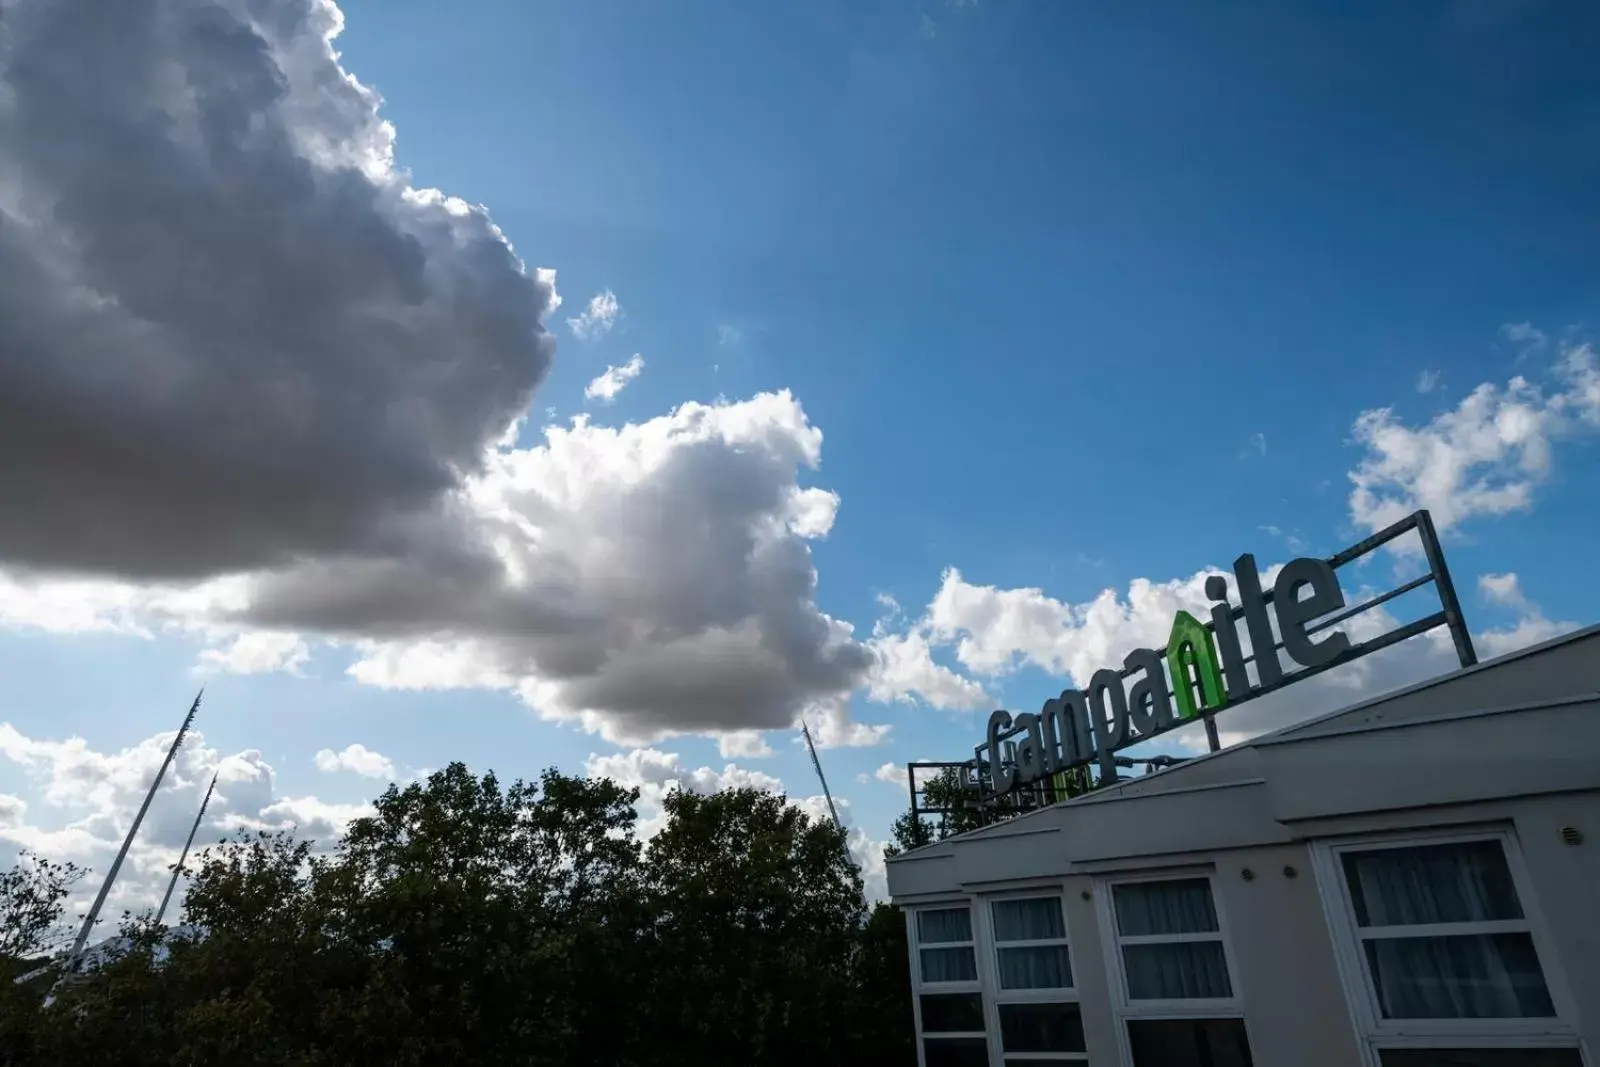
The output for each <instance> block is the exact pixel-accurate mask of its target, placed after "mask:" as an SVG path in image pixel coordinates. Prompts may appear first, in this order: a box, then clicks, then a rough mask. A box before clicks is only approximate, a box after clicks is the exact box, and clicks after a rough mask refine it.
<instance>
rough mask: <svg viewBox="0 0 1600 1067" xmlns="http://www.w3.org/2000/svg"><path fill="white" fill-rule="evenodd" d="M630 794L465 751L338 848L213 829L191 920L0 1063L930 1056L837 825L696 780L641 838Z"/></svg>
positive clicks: (878, 1059)
mask: <svg viewBox="0 0 1600 1067" xmlns="http://www.w3.org/2000/svg"><path fill="white" fill-rule="evenodd" d="M636 801H637V793H636V792H634V791H629V790H624V789H622V788H620V787H618V786H617V785H615V784H614V783H612V782H610V781H605V780H587V779H580V778H568V777H565V776H563V775H560V774H557V773H555V772H553V771H551V772H547V773H546V774H544V775H543V776H542V777H541V779H540V780H539V781H538V782H537V783H526V782H522V781H517V782H513V783H511V784H510V785H502V784H501V783H500V782H499V781H498V780H497V779H496V778H495V776H494V775H492V774H488V775H483V776H476V775H474V774H472V773H471V772H469V771H468V770H467V769H466V768H465V767H463V766H461V765H460V764H452V765H451V766H450V767H448V768H446V769H445V770H443V771H439V772H438V773H436V774H434V775H432V776H431V777H430V778H429V779H428V781H426V782H418V783H412V784H410V785H408V786H406V787H405V788H404V789H401V788H399V787H396V786H391V787H390V788H389V789H388V790H387V791H386V792H385V793H384V794H383V795H382V796H381V797H379V798H378V799H377V801H376V802H375V811H374V813H373V814H372V815H371V816H369V817H367V818H364V819H360V820H357V821H356V822H354V823H352V824H351V826H350V827H349V829H348V830H347V831H346V833H345V835H344V837H343V839H342V840H341V841H340V842H339V843H338V846H337V847H336V848H335V849H333V850H332V851H330V852H326V853H317V852H314V851H313V849H312V847H311V845H310V843H308V842H303V841H296V840H294V839H293V838H292V837H290V836H287V835H260V834H258V835H254V836H246V837H241V838H239V839H237V840H234V841H230V842H226V843H223V844H221V845H219V846H216V847H214V848H212V849H209V850H207V851H206V852H204V853H203V854H202V855H201V856H200V857H199V866H198V871H197V873H196V874H195V876H194V879H193V881H192V883H191V885H190V888H189V890H188V894H187V898H186V901H185V911H186V915H185V922H186V924H187V925H186V927H185V928H184V929H186V930H189V929H193V930H196V931H199V932H197V933H193V934H188V935H185V936H180V937H173V936H172V932H171V931H162V930H157V929H155V928H153V927H152V926H151V925H150V924H149V923H148V922H141V921H132V922H129V923H126V924H125V925H124V928H123V931H122V935H123V940H122V941H120V942H119V943H118V944H119V945H120V951H118V952H117V953H115V954H113V955H110V956H108V957H106V958H105V959H103V960H102V961H101V962H99V963H98V964H97V965H96V966H95V967H94V968H93V969H92V970H91V971H90V972H89V973H88V974H86V975H85V976H84V977H83V978H81V979H79V980H77V981H75V982H72V983H69V984H65V985H63V986H61V987H60V988H58V990H57V996H56V999H55V1001H54V1002H53V1003H51V1004H50V1005H48V1006H47V1007H46V1006H42V1005H40V1004H39V1002H38V997H37V996H34V998H33V1000H32V1001H30V1002H28V1003H26V1004H22V1003H21V1002H20V1001H19V1003H18V1006H17V1008H16V1011H15V1012H13V1013H12V1014H13V1015H14V1017H15V1018H18V1019H22V1018H24V1016H25V1018H26V1025H25V1026H24V1025H22V1024H21V1023H18V1024H17V1027H18V1033H17V1040H15V1041H12V1042H8V1045H7V1047H8V1048H9V1049H11V1050H12V1051H11V1053H10V1056H11V1059H9V1060H6V1059H4V1056H5V1054H4V1053H0V1062H5V1063H16V1064H23V1063H52V1064H54V1063H73V1064H82V1065H84V1067H94V1065H97V1064H113V1063H114V1064H131V1065H143V1064H151V1065H155V1064H163V1065H165V1064H175V1065H180V1067H182V1065H200V1064H216V1063H228V1064H246V1065H256V1064H259V1065H262V1067H266V1065H273V1067H277V1065H295V1067H314V1065H315V1067H321V1065H330V1067H331V1065H335V1064H338V1065H344V1064H366V1063H372V1064H386V1065H387V1064H400V1065H418V1067H421V1065H424V1064H426V1065H430V1067H431V1065H435V1064H440V1065H449V1064H516V1065H530V1067H533V1065H541V1067H542V1065H556V1064H573V1065H577V1064H584V1065H590V1064H593V1065H597V1067H606V1065H614V1067H657V1065H660V1067H668V1065H672V1067H676V1065H679V1064H682V1065H685V1067H687V1065H690V1064H694V1065H696V1067H699V1065H704V1064H790V1063H794V1064H806V1065H808V1067H812V1065H824V1064H854V1063H865V1062H872V1063H882V1064H891V1065H909V1064H912V1063H915V1054H914V1051H913V1046H912V1034H911V1016H910V991H909V989H908V988H907V986H908V981H907V960H906V945H905V925H904V919H903V917H902V916H901V915H900V913H899V912H898V911H897V910H895V909H893V908H890V907H888V906H885V905H880V906H879V907H878V908H876V909H874V910H873V911H871V912H870V913H869V912H868V911H867V909H866V907H865V904H864V901H863V899H862V887H861V881H860V877H859V875H858V873H857V872H856V870H855V867H854V866H853V864H852V863H851V861H850V858H849V853H848V851H847V849H846V847H845V840H844V836H843V834H842V833H841V832H840V831H839V830H838V829H837V828H836V827H834V826H833V824H832V823H831V822H815V821H812V820H811V819H809V818H808V817H807V816H806V815H805V814H804V813H802V812H800V811H799V810H798V809H796V808H794V807H792V806H790V805H788V804H787V803H785V802H784V801H783V799H782V798H779V797H775V796H773V795H770V794H767V793H763V792H759V791H755V790H734V791H728V792H724V793H719V794H715V795H711V796H699V795H695V794H689V793H681V792H680V793H674V794H672V795H671V796H669V797H668V798H667V800H666V805H665V812H664V815H665V825H664V827H663V828H662V829H661V831H660V832H659V833H658V834H657V836H656V837H655V838H654V839H653V840H652V841H651V842H649V844H648V845H646V844H644V843H641V842H640V841H639V840H638V839H637V837H636V836H635V831H634V823H635V812H634V805H635V803H636ZM24 1009H25V1010H24ZM24 1031H25V1032H24Z"/></svg>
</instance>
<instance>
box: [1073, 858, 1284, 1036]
mask: <svg viewBox="0 0 1600 1067" xmlns="http://www.w3.org/2000/svg"><path fill="white" fill-rule="evenodd" d="M1196 879H1203V880H1204V881H1205V883H1206V888H1207V890H1208V891H1209V892H1210V894H1211V910H1212V911H1214V912H1215V913H1216V916H1217V929H1216V931H1215V932H1214V933H1212V932H1208V933H1204V934H1158V935H1134V936H1131V937H1126V938H1125V937H1123V935H1122V932H1121V930H1120V929H1119V928H1118V926H1117V902H1116V887H1117V886H1119V885H1130V884H1136V883H1146V882H1186V881H1193V880H1196ZM1094 897H1095V911H1096V913H1097V915H1098V918H1099V922H1100V930H1101V938H1100V942H1101V946H1102V948H1103V950H1104V954H1105V967H1106V977H1107V980H1108V981H1109V982H1110V983H1111V987H1110V990H1109V992H1110V994H1111V1014H1112V1020H1113V1024H1114V1025H1113V1029H1114V1030H1115V1031H1116V1042H1117V1060H1118V1062H1119V1063H1121V1064H1125V1065H1128V1064H1132V1063H1133V1045H1132V1042H1131V1040H1130V1039H1129V1037H1128V1023H1129V1022H1133V1021H1137V1020H1142V1019H1238V1020H1239V1022H1240V1024H1241V1025H1242V1026H1243V1027H1244V1029H1245V1040H1246V1041H1249V1042H1250V1044H1251V1048H1252V1051H1253V1050H1254V1047H1255V1042H1254V1041H1253V1040H1252V1035H1251V1033H1250V1018H1249V1016H1248V1015H1247V1014H1246V1012H1245V1007H1244V992H1243V990H1242V988H1241V986H1240V984H1239V968H1238V964H1237V963H1236V962H1235V961H1234V955H1233V931H1232V928H1231V927H1230V926H1229V923H1228V916H1227V911H1226V909H1225V908H1224V907H1223V906H1222V899H1221V897H1220V895H1219V894H1218V893H1217V872H1216V869H1215V868H1214V867H1212V866H1210V865H1206V866H1189V867H1165V868H1159V869H1150V870H1142V871H1126V872H1122V873H1119V874H1111V875H1103V876H1101V877H1099V878H1096V879H1095V883H1094ZM1196 941H1220V942H1221V944H1222V958H1223V962H1224V964H1225V965H1226V967H1227V969H1228V987H1229V989H1230V990H1231V991H1232V993H1233V995H1232V996H1230V997H1226V998H1221V997H1207V998H1205V999H1198V998H1196V999H1192V1000H1172V999H1169V1000H1134V999H1133V998H1132V997H1130V996H1129V995H1128V975H1127V968H1126V967H1125V966H1124V965H1123V960H1122V947H1123V945H1125V944H1133V945H1137V944H1178V943H1180V942H1196Z"/></svg>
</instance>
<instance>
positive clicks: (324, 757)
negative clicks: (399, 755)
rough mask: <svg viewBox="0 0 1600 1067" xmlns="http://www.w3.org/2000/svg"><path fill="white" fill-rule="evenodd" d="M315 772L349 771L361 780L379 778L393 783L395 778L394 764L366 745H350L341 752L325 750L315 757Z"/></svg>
mask: <svg viewBox="0 0 1600 1067" xmlns="http://www.w3.org/2000/svg"><path fill="white" fill-rule="evenodd" d="M315 762H316V764H317V770H319V771H323V772H325V773H328V774H333V773H335V772H337V771H350V772H352V773H354V774H359V775H361V777H363V778H381V779H384V780H386V781H393V780H394V777H395V773H394V763H393V762H392V761H391V760H390V759H389V757H387V756H385V755H383V754H382V753H381V752H374V751H372V749H370V748H368V747H367V746H366V745H362V744H350V745H346V746H345V747H344V750H343V751H342V752H335V751H334V750H333V749H331V748H325V749H323V750H322V751H320V752H318V753H317V754H316V757H315Z"/></svg>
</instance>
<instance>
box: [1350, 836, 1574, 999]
mask: <svg viewBox="0 0 1600 1067" xmlns="http://www.w3.org/2000/svg"><path fill="white" fill-rule="evenodd" d="M1343 867H1344V875H1345V881H1346V884H1347V885H1348V886H1349V888H1350V901H1351V904H1352V905H1354V907H1355V912H1356V922H1357V923H1358V924H1359V925H1360V926H1362V927H1367V928H1370V927H1381V926H1426V925H1436V924H1443V923H1481V922H1500V921H1506V920H1511V921H1515V920H1518V919H1521V918H1522V917H1523V912H1522V904H1521V902H1520V901H1519V900H1518V899H1517V891H1516V887H1515V886H1514V885H1513V883H1512V881H1511V868H1510V867H1509V866H1508V865H1507V863H1506V857H1505V852H1504V851H1503V850H1502V849H1501V847H1500V843H1499V842H1498V841H1452V842H1447V843H1442V844H1437V845H1421V846H1413V847H1407V848H1395V849H1378V850H1373V851H1358V852H1347V853H1345V854H1344V857H1343ZM1365 945H1366V953H1367V965H1368V967H1369V969H1370V970H1371V972H1372V984H1373V987H1374V989H1375V991H1376V992H1377V995H1378V1003H1379V1006H1380V1007H1381V1008H1382V1011H1383V1014H1384V1017H1385V1018H1389V1019H1512V1018H1548V1017H1551V1016H1553V1015H1554V1014H1555V1008H1554V1006H1553V1005H1552V1004H1551V1002H1550V992H1549V990H1548V988H1546V986H1545V982H1544V975H1543V972H1542V971H1541V970H1540V968H1539V957H1538V954H1537V953H1536V952H1535V951H1534V947H1533V938H1532V936H1531V935H1529V934H1527V933H1525V932H1514V933H1495V934H1487V933H1468V932H1463V933H1460V934H1448V935H1441V936H1434V937H1384V938H1370V939H1368V940H1367V941H1366V942H1365Z"/></svg>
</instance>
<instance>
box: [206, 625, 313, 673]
mask: <svg viewBox="0 0 1600 1067" xmlns="http://www.w3.org/2000/svg"><path fill="white" fill-rule="evenodd" d="M310 658H311V648H310V646H309V645H307V644H306V642H305V639H304V638H302V637H301V636H300V635H299V634H291V633H273V632H271V631H268V630H252V631H249V632H246V633H241V634H239V635H238V636H237V637H235V638H234V639H233V641H232V643H231V644H229V645H228V647H226V648H220V649H217V648H208V649H206V650H205V651H203V652H201V653H200V666H201V668H202V669H203V670H212V671H222V672H225V673H228V674H267V673H270V672H272V671H285V672H287V673H289V674H298V673H299V672H300V668H301V667H303V666H304V665H305V663H306V661H307V660H309V659H310Z"/></svg>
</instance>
